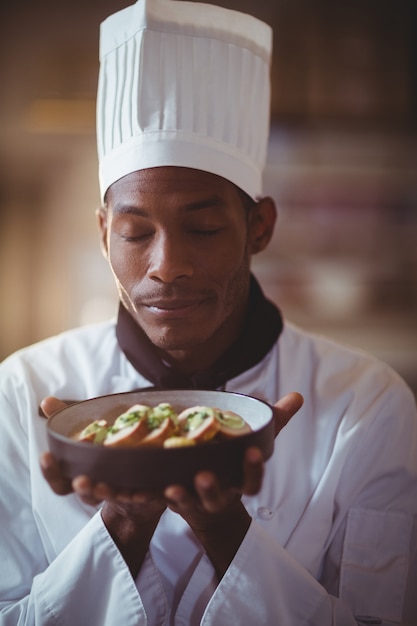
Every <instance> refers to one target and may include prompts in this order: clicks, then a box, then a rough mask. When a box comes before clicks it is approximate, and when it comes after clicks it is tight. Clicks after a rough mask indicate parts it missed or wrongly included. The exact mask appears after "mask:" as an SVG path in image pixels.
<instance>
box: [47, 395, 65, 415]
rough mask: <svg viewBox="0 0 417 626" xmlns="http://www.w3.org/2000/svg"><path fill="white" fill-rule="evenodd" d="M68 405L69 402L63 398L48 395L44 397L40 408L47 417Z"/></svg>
mask: <svg viewBox="0 0 417 626" xmlns="http://www.w3.org/2000/svg"><path fill="white" fill-rule="evenodd" d="M66 406H67V402H64V401H63V400H58V398H54V397H53V396H48V397H47V398H44V399H43V400H42V402H41V403H40V409H41V411H42V412H43V413H44V415H45V416H46V417H48V418H49V417H52V415H53V414H54V413H56V412H57V411H60V410H61V409H64V408H65V407H66Z"/></svg>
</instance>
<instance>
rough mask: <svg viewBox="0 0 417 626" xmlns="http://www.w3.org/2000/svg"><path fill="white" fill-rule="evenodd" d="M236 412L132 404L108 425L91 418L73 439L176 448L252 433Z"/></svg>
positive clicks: (97, 442)
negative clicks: (177, 410)
mask: <svg viewBox="0 0 417 626" xmlns="http://www.w3.org/2000/svg"><path fill="white" fill-rule="evenodd" d="M251 430H252V429H251V427H250V426H249V424H248V423H247V422H246V421H245V420H244V419H243V418H242V417H241V416H240V415H238V414H237V413H235V412H234V411H230V410H221V409H218V408H215V407H209V406H199V405H197V406H192V407H189V408H187V409H184V410H183V411H181V412H180V413H179V414H178V413H177V412H176V411H175V410H174V408H173V407H172V405H171V404H170V403H168V402H161V403H160V404H158V405H156V406H155V407H151V406H148V405H145V404H134V405H133V406H131V407H130V408H129V409H128V410H127V411H124V412H123V413H121V414H120V415H119V416H118V417H117V418H116V419H115V420H114V422H113V424H112V425H109V424H108V423H107V421H106V420H104V419H100V420H94V421H93V422H91V423H90V424H88V425H87V426H85V427H84V428H83V429H82V431H81V432H80V433H77V434H76V435H75V436H74V438H75V439H76V440H78V441H83V442H91V443H94V444H100V445H103V446H110V447H125V448H133V447H136V446H150V447H161V446H163V447H166V448H176V447H180V446H189V445H195V444H196V443H199V442H203V441H211V440H213V441H215V440H216V439H217V440H221V439H230V438H233V437H237V436H239V435H243V434H247V433H249V432H251Z"/></svg>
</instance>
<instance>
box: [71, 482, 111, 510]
mask: <svg viewBox="0 0 417 626" xmlns="http://www.w3.org/2000/svg"><path fill="white" fill-rule="evenodd" d="M72 488H73V490H74V492H75V493H76V494H77V496H78V497H79V498H80V500H82V501H83V502H84V503H85V504H90V505H91V506H97V505H98V504H100V503H101V502H102V501H103V500H111V499H113V492H112V491H111V489H110V488H109V487H108V486H107V485H105V484H104V483H93V482H92V481H91V480H90V479H89V478H88V476H76V477H75V478H74V479H73V481H72Z"/></svg>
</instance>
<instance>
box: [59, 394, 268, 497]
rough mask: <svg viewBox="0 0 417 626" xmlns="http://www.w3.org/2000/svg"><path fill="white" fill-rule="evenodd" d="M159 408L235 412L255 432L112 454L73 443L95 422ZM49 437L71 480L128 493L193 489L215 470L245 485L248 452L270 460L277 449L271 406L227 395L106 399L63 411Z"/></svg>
mask: <svg viewBox="0 0 417 626" xmlns="http://www.w3.org/2000/svg"><path fill="white" fill-rule="evenodd" d="M160 402H169V403H170V404H171V405H172V406H173V407H174V409H175V410H177V411H178V412H179V411H181V410H183V409H185V408H188V407H191V406H195V405H204V406H212V407H218V408H220V409H223V410H231V411H234V412H235V413H238V414H239V415H241V416H242V417H243V419H244V420H246V421H247V422H248V424H249V425H250V426H251V427H252V429H253V430H252V432H250V433H248V434H246V435H240V436H239V437H235V438H234V439H230V440H227V441H226V440H225V441H215V442H214V441H212V442H207V443H198V444H197V445H195V446H190V447H181V448H124V449H122V448H108V447H105V446H101V445H94V444H91V443H84V442H79V441H76V440H74V439H71V435H73V434H74V433H76V432H79V431H80V430H81V429H82V428H84V426H86V425H87V424H89V423H90V422H92V421H93V420H95V419H106V420H107V422H108V423H109V424H111V423H113V421H114V420H115V419H116V417H117V416H118V415H120V414H121V413H123V412H124V411H126V410H127V409H128V408H130V407H131V406H132V405H133V404H137V403H138V404H147V405H149V406H156V405H157V404H159V403H160ZM47 431H48V440H49V447H50V450H51V452H52V453H53V454H54V456H55V457H56V458H57V459H58V460H59V461H60V463H61V466H62V468H63V470H64V472H65V474H66V475H67V476H68V477H70V478H74V477H75V476H78V475H80V474H85V475H87V476H89V477H90V478H91V479H92V480H93V481H95V482H99V481H100V482H101V481H102V482H105V483H107V484H109V485H111V486H112V487H113V488H115V489H118V490H126V491H147V490H159V489H162V488H164V487H166V486H167V485H169V484H184V485H191V484H192V480H193V476H194V475H195V474H196V472H198V471H200V470H211V471H213V472H215V473H216V474H217V475H218V476H219V477H221V479H222V480H224V481H225V483H227V484H232V485H236V486H237V485H238V484H239V483H240V481H241V479H242V459H243V454H244V451H245V450H246V448H247V447H249V446H257V447H259V448H260V449H261V451H262V454H263V457H264V459H265V460H266V459H268V458H269V457H270V456H271V454H272V451H273V447H274V423H273V414H272V408H271V406H270V405H268V404H267V403H266V402H263V401H260V400H257V399H255V398H252V397H250V396H245V395H242V394H236V393H230V392H222V391H199V390H169V391H168V390H164V391H159V390H158V391H157V390H143V391H132V392H127V393H119V394H113V395H108V396H101V397H98V398H93V399H91V400H85V401H83V402H77V403H75V404H71V405H69V406H68V407H66V408H64V409H61V410H60V411H58V412H57V413H55V415H53V417H51V418H50V419H49V420H48V426H47Z"/></svg>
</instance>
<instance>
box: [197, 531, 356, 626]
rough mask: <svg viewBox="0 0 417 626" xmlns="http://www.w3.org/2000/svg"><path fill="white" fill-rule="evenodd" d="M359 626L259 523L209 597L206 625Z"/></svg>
mask: <svg viewBox="0 0 417 626" xmlns="http://www.w3.org/2000/svg"><path fill="white" fill-rule="evenodd" d="M230 615H234V619H235V621H234V623H235V624H242V625H243V624H259V625H264V626H273V625H277V626H278V625H279V624H306V625H307V624H308V626H330V625H332V626H336V625H337V626H356V624H357V622H356V621H355V619H354V618H353V616H352V614H351V612H350V610H349V608H348V606H347V605H346V604H345V603H344V602H343V601H341V600H338V599H337V598H334V597H332V596H330V595H329V594H328V593H327V591H326V590H325V589H324V587H322V586H321V585H320V584H319V583H318V582H317V580H315V579H314V577H313V576H312V575H311V574H309V573H308V572H307V570H306V569H304V568H303V567H302V566H301V565H300V564H299V563H298V562H297V561H296V560H295V559H294V558H293V557H292V556H291V555H290V554H288V552H287V551H286V550H285V549H284V548H283V547H282V546H281V545H279V544H278V543H277V542H276V541H275V540H274V539H273V538H272V537H271V536H270V535H269V534H268V533H267V532H266V531H265V530H264V529H263V528H262V527H261V526H260V525H259V524H258V523H257V522H254V521H253V522H252V524H251V526H250V528H249V531H248V533H247V535H246V537H245V539H244V541H243V543H242V545H241V546H240V548H239V551H238V553H237V554H236V557H235V559H234V560H233V562H232V564H231V565H230V567H229V569H228V571H227V572H226V574H225V576H224V577H223V579H222V580H221V582H220V584H219V585H218V587H217V589H216V591H215V593H214V595H213V597H212V598H211V600H210V602H209V604H208V606H207V608H206V611H205V614H204V617H203V620H202V624H203V625H204V626H214V625H215V624H226V623H228V621H227V620H228V619H230Z"/></svg>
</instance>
